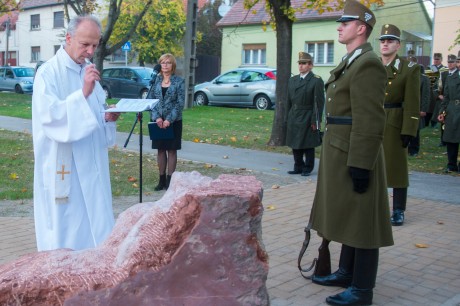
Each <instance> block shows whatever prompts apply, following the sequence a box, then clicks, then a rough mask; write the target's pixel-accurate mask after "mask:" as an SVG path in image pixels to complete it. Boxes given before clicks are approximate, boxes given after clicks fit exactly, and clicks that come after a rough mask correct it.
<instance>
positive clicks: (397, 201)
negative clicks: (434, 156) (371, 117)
mask: <svg viewBox="0 0 460 306" xmlns="http://www.w3.org/2000/svg"><path fill="white" fill-rule="evenodd" d="M400 33H401V32H400V30H399V29H398V28H397V27H396V26H394V25H392V24H385V25H383V27H382V32H381V35H380V38H379V39H380V53H381V55H382V62H383V64H384V65H385V68H386V70H387V77H388V84H387V88H386V93H385V104H384V108H385V114H386V126H385V135H384V137H383V149H384V151H385V167H386V174H387V183H388V187H391V188H393V214H392V216H391V224H392V225H394V226H399V225H403V223H404V211H405V210H406V202H407V187H408V186H409V170H408V165H407V146H408V144H409V142H410V141H411V139H412V138H413V137H415V136H416V135H417V130H418V126H419V115H420V66H419V65H417V64H415V63H413V62H410V61H408V60H405V59H402V58H400V57H399V56H398V54H397V53H398V50H399V48H400V47H401V44H400Z"/></svg>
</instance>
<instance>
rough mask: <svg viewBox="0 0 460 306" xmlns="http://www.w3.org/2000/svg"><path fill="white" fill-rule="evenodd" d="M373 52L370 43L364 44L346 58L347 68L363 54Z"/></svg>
mask: <svg viewBox="0 0 460 306" xmlns="http://www.w3.org/2000/svg"><path fill="white" fill-rule="evenodd" d="M371 50H372V46H371V44H370V43H364V44H362V45H361V46H359V47H358V48H356V49H355V50H353V51H351V52H350V53H348V54H347V55H346V56H345V59H344V60H345V61H347V67H348V66H350V65H351V64H352V63H353V61H354V60H355V59H356V58H358V57H359V56H360V55H361V54H363V53H366V52H368V51H371Z"/></svg>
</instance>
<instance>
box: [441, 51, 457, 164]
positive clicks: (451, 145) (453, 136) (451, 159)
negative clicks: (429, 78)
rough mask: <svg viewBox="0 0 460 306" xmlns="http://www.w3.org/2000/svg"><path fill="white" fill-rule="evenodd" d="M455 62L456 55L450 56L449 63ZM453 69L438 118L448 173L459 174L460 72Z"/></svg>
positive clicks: (450, 72) (447, 82)
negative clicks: (441, 126)
mask: <svg viewBox="0 0 460 306" xmlns="http://www.w3.org/2000/svg"><path fill="white" fill-rule="evenodd" d="M459 55H460V52H459ZM454 60H457V58H456V57H455V55H453V54H451V55H449V57H448V62H449V61H451V62H454V63H455V61H454ZM453 67H454V69H450V68H451V65H450V64H449V75H448V76H447V78H446V83H445V86H444V99H443V100H442V103H441V108H440V112H439V116H438V120H439V121H440V122H442V123H444V134H443V138H442V140H443V141H444V142H445V143H446V146H447V168H446V172H447V173H449V172H458V171H459V168H460V163H457V160H458V146H459V143H460V75H459V74H460V71H459V70H458V69H457V67H456V66H453Z"/></svg>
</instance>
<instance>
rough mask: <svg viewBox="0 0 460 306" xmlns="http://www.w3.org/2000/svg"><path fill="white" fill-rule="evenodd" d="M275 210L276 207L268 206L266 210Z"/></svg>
mask: <svg viewBox="0 0 460 306" xmlns="http://www.w3.org/2000/svg"><path fill="white" fill-rule="evenodd" d="M274 209H275V206H274V205H268V206H267V207H266V210H274Z"/></svg>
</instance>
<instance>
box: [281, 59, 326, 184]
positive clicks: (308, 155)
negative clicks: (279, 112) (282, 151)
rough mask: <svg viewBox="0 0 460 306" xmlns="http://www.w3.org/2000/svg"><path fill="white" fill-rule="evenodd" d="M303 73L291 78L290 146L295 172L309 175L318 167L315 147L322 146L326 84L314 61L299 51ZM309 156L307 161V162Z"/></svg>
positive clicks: (289, 89) (287, 120)
mask: <svg viewBox="0 0 460 306" xmlns="http://www.w3.org/2000/svg"><path fill="white" fill-rule="evenodd" d="M298 63H299V72H300V74H298V75H296V76H293V77H292V78H290V79H289V84H288V98H287V103H286V126H287V132H286V144H287V146H289V147H290V148H292V154H293V155H294V170H292V171H288V173H289V174H301V175H302V176H309V175H310V173H311V172H312V171H313V168H314V167H315V147H318V146H319V145H321V138H320V135H319V129H318V128H319V127H318V126H316V125H317V124H319V123H320V122H321V119H320V118H321V116H322V113H323V107H324V82H323V79H321V77H320V76H319V75H316V74H314V73H313V71H312V69H313V58H312V57H311V55H310V54H308V53H305V52H299V61H298ZM304 156H305V160H304Z"/></svg>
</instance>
